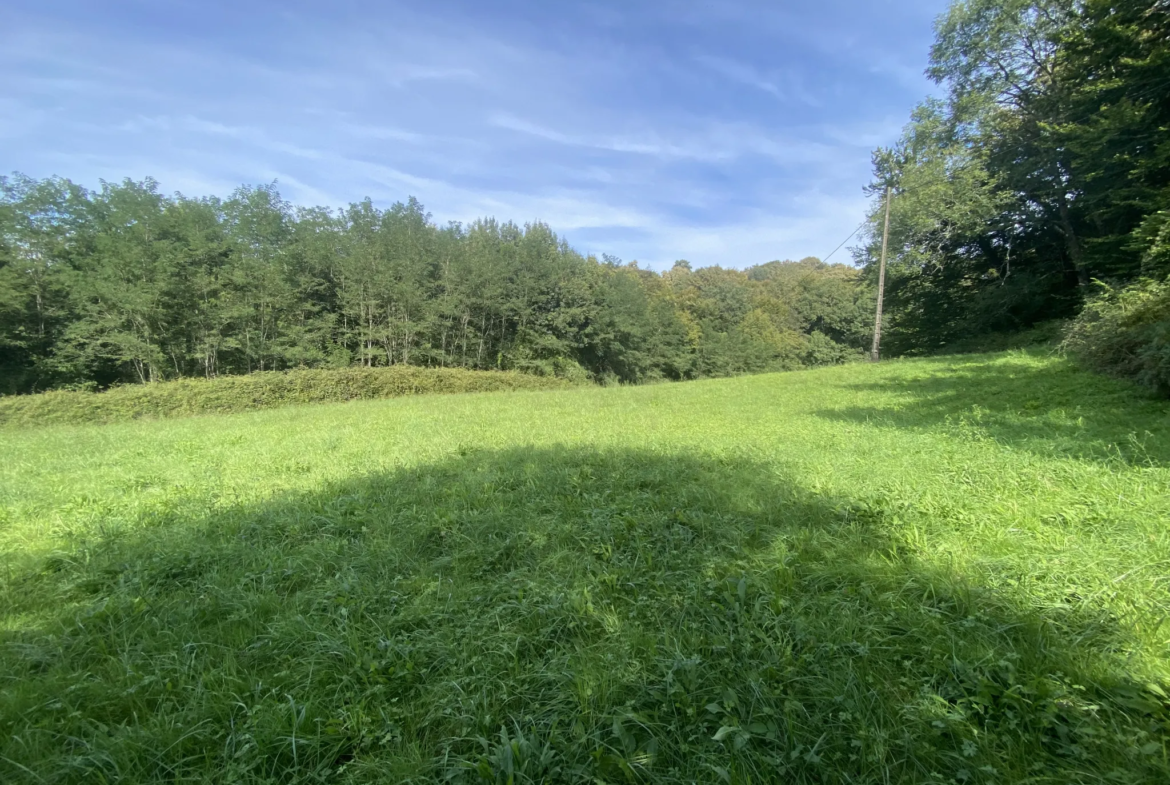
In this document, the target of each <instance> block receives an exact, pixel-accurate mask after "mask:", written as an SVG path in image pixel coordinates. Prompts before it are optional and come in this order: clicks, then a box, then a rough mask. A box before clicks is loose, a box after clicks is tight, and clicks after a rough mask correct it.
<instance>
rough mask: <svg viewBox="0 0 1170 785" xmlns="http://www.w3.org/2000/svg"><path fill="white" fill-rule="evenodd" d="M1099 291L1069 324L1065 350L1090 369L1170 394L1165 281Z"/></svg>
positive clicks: (1169, 284) (1168, 285)
mask: <svg viewBox="0 0 1170 785" xmlns="http://www.w3.org/2000/svg"><path fill="white" fill-rule="evenodd" d="M1101 286H1102V289H1103V291H1102V292H1101V293H1100V294H1099V295H1097V296H1096V297H1094V298H1093V299H1092V300H1090V301H1089V302H1088V303H1087V304H1086V306H1085V309H1084V310H1083V311H1082V312H1081V314H1080V316H1078V317H1077V319H1076V321H1075V322H1073V323H1072V325H1071V327H1070V329H1069V331H1068V334H1067V336H1066V337H1065V341H1064V347H1065V349H1066V350H1068V351H1069V352H1070V353H1071V354H1072V355H1073V356H1075V357H1076V358H1077V359H1079V360H1080V361H1082V362H1084V363H1085V364H1087V365H1088V366H1090V367H1092V368H1095V369H1097V370H1099V371H1104V372H1106V373H1111V374H1115V375H1117V376H1123V377H1128V378H1131V379H1134V380H1136V381H1138V382H1139V383H1141V384H1144V385H1146V386H1147V387H1150V388H1152V389H1154V390H1156V391H1157V392H1159V393H1161V394H1162V395H1170V279H1168V280H1162V281H1158V280H1151V279H1146V280H1143V281H1140V282H1138V283H1136V284H1133V285H1132V286H1126V287H1121V288H1117V287H1112V286H1108V285H1104V284H1102V285H1101Z"/></svg>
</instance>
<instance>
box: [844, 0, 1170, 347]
mask: <svg viewBox="0 0 1170 785" xmlns="http://www.w3.org/2000/svg"><path fill="white" fill-rule="evenodd" d="M935 29H936V38H935V42H934V45H933V47H932V49H931V54H930V68H929V71H928V73H929V75H930V76H931V77H932V78H933V79H934V81H935V82H937V83H938V84H939V85H940V86H942V87H943V88H944V89H945V95H944V97H942V98H939V99H936V100H929V101H926V102H924V103H923V104H921V105H920V106H919V107H918V108H917V109H916V110H915V112H914V113H913V116H912V118H911V121H910V123H909V125H908V126H907V127H906V129H905V132H904V134H903V135H902V137H901V139H900V140H899V142H898V143H897V144H896V145H894V146H892V147H890V148H883V149H879V150H877V151H876V152H875V154H874V172H875V177H874V181H873V183H872V185H871V193H874V194H875V195H876V194H882V193H884V191H885V188H886V186H887V185H888V186H892V187H893V189H894V196H893V207H892V219H891V221H892V223H891V235H890V245H891V267H890V273H889V279H888V289H887V295H886V302H887V304H888V310H889V313H890V319H889V323H890V327H889V329H888V331H887V332H886V337H885V341H886V343H885V345H886V346H887V347H888V348H890V349H891V350H893V351H895V352H902V353H908V352H909V353H927V352H932V351H937V350H939V349H945V348H946V347H947V346H948V345H950V344H953V343H954V342H955V341H957V340H960V339H966V338H970V337H972V336H979V335H989V334H994V333H1009V332H1014V331H1018V330H1023V329H1026V328H1029V327H1031V326H1033V325H1036V324H1038V323H1041V322H1045V321H1047V320H1054V319H1066V318H1069V317H1072V316H1075V315H1076V314H1077V313H1078V312H1079V311H1080V310H1081V309H1082V307H1083V305H1084V303H1085V302H1086V300H1087V299H1090V298H1091V296H1092V294H1093V293H1094V292H1095V291H1097V289H1098V287H1097V285H1096V284H1095V282H1096V281H1103V282H1107V283H1110V284H1112V285H1118V284H1121V285H1125V284H1129V283H1132V282H1135V281H1138V280H1140V279H1164V278H1165V277H1166V276H1167V274H1168V273H1170V5H1168V4H1167V3H1166V2H1165V0H959V1H958V2H955V3H954V4H953V5H952V6H951V7H950V9H949V10H948V11H947V12H946V13H945V14H944V15H943V16H942V17H941V18H940V19H939V20H938V22H937V23H936V28H935ZM881 208H882V206H881V204H880V200H875V204H874V210H873V212H872V214H871V216H870V242H869V243H868V244H867V245H865V246H864V247H862V248H860V249H859V250H858V254H857V256H858V261H860V262H862V263H863V264H866V265H867V266H868V267H869V268H870V271H869V273H868V276H869V277H870V278H873V277H875V272H874V270H873V268H874V267H876V265H874V264H873V262H874V260H875V259H876V258H877V255H878V249H879V247H880V239H881V238H880V226H881V220H882V209H881Z"/></svg>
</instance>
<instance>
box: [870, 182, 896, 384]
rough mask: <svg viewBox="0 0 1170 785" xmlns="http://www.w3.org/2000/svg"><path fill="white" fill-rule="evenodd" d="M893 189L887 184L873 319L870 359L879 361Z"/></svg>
mask: <svg viewBox="0 0 1170 785" xmlns="http://www.w3.org/2000/svg"><path fill="white" fill-rule="evenodd" d="M891 196H893V189H891V188H890V186H888V185H887V186H886V228H885V229H884V230H882V261H881V266H880V267H879V268H878V301H877V316H876V317H874V320H873V354H872V355H871V356H870V359H871V360H872V361H873V362H875V363H876V362H877V361H878V360H880V359H881V345H882V300H884V299H885V296H886V245H887V244H888V243H889V241H890V197H891Z"/></svg>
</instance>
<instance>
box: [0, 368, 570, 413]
mask: <svg viewBox="0 0 1170 785" xmlns="http://www.w3.org/2000/svg"><path fill="white" fill-rule="evenodd" d="M569 386H570V385H569V383H568V382H566V381H565V380H563V379H557V378H553V377H548V376H532V375H528V374H522V373H514V372H507V371H505V372H500V371H468V370H464V369H462V368H418V367H414V366H408V365H395V366H391V367H389V368H336V369H302V370H295V371H283V372H268V373H252V374H248V375H246V376H220V377H217V378H215V379H178V380H175V381H169V382H159V383H156V384H129V385H125V386H121V387H114V388H111V389H109V390H106V391H105V392H88V391H80V390H74V391H54V392H47V393H40V394H38V395H9V396H0V427H2V426H10V427H12V426H15V427H27V426H35V425H46V424H63V423H67V424H73V425H78V424H88V423H110V422H120V421H125V420H139V419H163V418H169V417H186V416H190V415H193V414H230V413H233V412H246V411H255V410H258V409H275V408H280V407H284V406H290V405H294V404H302V403H328V402H338V401H358V400H370V399H380V398H397V397H400V396H404V395H424V394H434V393H465V392H489V391H499V390H549V389H558V388H565V387H569Z"/></svg>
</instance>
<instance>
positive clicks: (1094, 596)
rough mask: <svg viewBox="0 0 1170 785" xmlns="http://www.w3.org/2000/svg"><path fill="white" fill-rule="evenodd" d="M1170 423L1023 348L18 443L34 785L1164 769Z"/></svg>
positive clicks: (8, 437)
mask: <svg viewBox="0 0 1170 785" xmlns="http://www.w3.org/2000/svg"><path fill="white" fill-rule="evenodd" d="M1168 466H1170V413H1168V411H1167V408H1166V405H1165V403H1163V402H1158V401H1154V400H1152V399H1148V398H1145V397H1142V396H1141V395H1140V394H1139V393H1137V392H1135V391H1134V388H1131V387H1129V386H1127V385H1125V384H1123V383H1121V382H1114V381H1111V380H1108V379H1104V378H1101V377H1097V376H1094V375H1091V374H1087V373H1084V372H1081V371H1078V370H1075V369H1074V368H1072V367H1071V366H1069V365H1067V364H1066V363H1065V362H1064V361H1062V360H1059V359H1054V358H1051V357H1048V356H1043V355H1040V354H1027V353H1007V354H999V355H977V356H968V357H961V358H957V357H950V358H940V359H930V360H914V361H900V362H893V363H884V364H881V365H878V366H875V365H869V364H864V365H861V364H859V365H849V366H840V367H832V368H825V369H819V370H812V371H801V372H794V373H788V374H772V375H764V376H753V377H742V378H736V379H727V380H707V381H699V382H689V383H680V384H664V385H654V386H644V387H622V388H605V389H603V388H596V387H589V388H574V389H568V390H555V391H512V392H496V393H485V394H476V395H454V396H416V397H409V398H399V399H395V400H387V401H361V402H354V403H348V404H322V405H315V406H299V407H293V408H284V409H279V410H272V411H260V412H249V413H243V414H233V415H211V416H205V417H200V418H194V419H179V420H170V421H156V422H130V423H120V424H111V425H104V426H67V425H58V426H50V427H44V428H37V429H22V430H12V431H5V432H4V433H3V436H2V437H0V560H2V561H3V566H2V568H0V619H2V620H0V781H3V782H6V783H24V782H28V783H34V782H35V783H41V782H45V783H49V782H52V783H58V782H60V783H64V782H98V781H132V782H151V781H164V780H165V781H204V782H225V783H227V782H282V783H286V782H318V781H325V780H328V781H330V782H371V781H387V782H390V781H393V782H411V781H413V782H424V781H427V782H429V781H435V780H442V779H448V780H450V781H453V782H501V783H503V782H517V783H519V782H541V781H564V782H580V781H590V780H591V779H592V781H598V782H611V783H618V782H691V781H696V782H735V783H747V782H754V783H759V782H775V781H786V782H794V783H814V782H815V783H846V782H848V783H879V782H881V783H889V782H922V783H942V782H959V783H973V782H980V783H982V782H987V783H991V782H1020V781H1025V780H1026V781H1029V782H1036V783H1041V782H1051V783H1057V782H1060V783H1067V782H1102V781H1119V782H1120V781H1126V782H1151V783H1152V782H1165V781H1170V757H1168V756H1170V749H1168V747H1167V742H1168V741H1170V699H1168V697H1167V694H1168V691H1170V656H1168V655H1170V652H1168V650H1167V639H1166V632H1165V627H1164V624H1163V622H1164V620H1165V618H1166V615H1167V608H1168V600H1170V597H1168V596H1167V583H1166V580H1165V576H1166V565H1167V564H1170V533H1168V532H1167V528H1166V521H1167V520H1170V493H1168V490H1167V489H1168V488H1170V468H1168Z"/></svg>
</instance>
